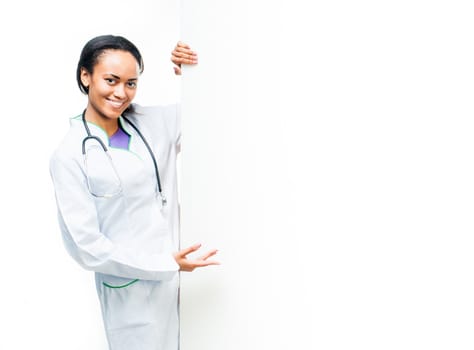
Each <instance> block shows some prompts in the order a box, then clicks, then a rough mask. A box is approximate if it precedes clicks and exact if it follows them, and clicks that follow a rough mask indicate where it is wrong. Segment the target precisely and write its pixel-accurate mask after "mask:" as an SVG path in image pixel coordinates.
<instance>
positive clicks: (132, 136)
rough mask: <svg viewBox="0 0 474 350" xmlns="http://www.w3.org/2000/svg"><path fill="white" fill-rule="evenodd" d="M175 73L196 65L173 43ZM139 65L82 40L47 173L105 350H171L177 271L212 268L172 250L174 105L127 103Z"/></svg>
mask: <svg viewBox="0 0 474 350" xmlns="http://www.w3.org/2000/svg"><path fill="white" fill-rule="evenodd" d="M172 61H173V63H174V64H175V65H176V67H175V73H176V74H178V75H179V74H181V71H180V67H181V64H195V63H197V56H196V54H195V53H194V52H193V51H191V50H190V48H189V47H188V46H187V45H186V44H183V43H178V44H177V45H176V47H175V48H174V50H173V53H172ZM142 72H143V60H142V57H141V54H140V52H139V50H138V49H137V48H136V47H135V45H134V44H132V43H131V42H130V41H128V40H127V39H125V38H123V37H120V36H112V35H105V36H99V37H95V38H93V39H91V40H90V41H89V42H88V43H87V44H86V45H85V46H84V48H83V50H82V53H81V56H80V59H79V63H78V65H77V72H76V78H77V83H78V85H79V89H80V90H81V91H82V92H83V93H85V94H87V96H88V103H87V107H86V108H85V110H84V111H83V113H81V114H79V115H78V116H76V117H74V118H72V119H71V120H70V130H69V131H68V133H67V134H66V136H65V138H64V139H63V140H62V142H61V143H60V145H59V147H58V148H57V149H56V151H55V152H54V153H53V155H52V157H51V161H50V171H51V176H52V180H53V184H54V189H55V194H56V202H57V208H58V219H59V226H60V229H61V232H62V237H63V240H64V243H65V246H66V249H67V251H68V252H69V254H70V255H71V256H72V257H73V258H74V259H75V260H76V261H77V262H78V263H79V264H80V265H81V266H82V267H84V268H85V269H87V270H92V271H94V272H95V279H96V287H97V293H98V296H99V300H100V304H101V309H102V316H103V321H104V326H105V330H106V335H107V340H108V343H109V348H110V349H111V350H152V349H153V350H157V349H160V350H178V348H179V344H178V341H179V339H178V331H179V324H178V321H179V320H178V287H179V274H178V271H193V270H194V269H195V268H198V267H204V266H209V265H215V264H218V262H216V261H213V260H210V259H209V258H210V257H212V256H213V255H215V254H216V252H217V251H216V250H212V251H209V252H206V253H204V254H202V256H200V257H199V258H194V259H191V258H188V257H187V256H188V254H190V253H192V252H196V251H197V250H199V248H200V245H199V244H196V245H193V246H191V247H189V248H186V249H182V250H179V234H178V231H179V213H178V201H177V176H176V156H177V153H178V152H179V148H180V126H179V111H178V109H177V107H176V106H175V105H172V106H160V107H142V106H138V105H136V104H132V101H133V98H134V97H135V94H136V91H137V86H138V81H139V76H140V74H141V73H142Z"/></svg>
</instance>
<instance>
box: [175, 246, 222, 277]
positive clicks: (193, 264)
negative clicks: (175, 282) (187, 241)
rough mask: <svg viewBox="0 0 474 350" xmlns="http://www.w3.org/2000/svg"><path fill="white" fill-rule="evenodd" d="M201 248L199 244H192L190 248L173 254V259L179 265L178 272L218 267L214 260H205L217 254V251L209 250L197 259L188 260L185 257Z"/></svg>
mask: <svg viewBox="0 0 474 350" xmlns="http://www.w3.org/2000/svg"><path fill="white" fill-rule="evenodd" d="M199 248H201V244H194V245H192V246H191V247H188V248H185V249H182V250H180V251H179V252H177V253H174V254H173V256H174V259H175V260H176V262H177V263H178V265H179V270H180V271H187V272H191V271H194V269H196V268H197V267H205V266H209V265H219V264H220V263H219V262H218V261H215V260H207V259H209V258H210V257H211V256H214V255H216V254H217V249H214V250H210V251H208V252H207V253H206V254H204V255H202V256H200V257H199V258H197V259H188V258H187V255H188V254H191V253H193V252H195V251H197V250H199Z"/></svg>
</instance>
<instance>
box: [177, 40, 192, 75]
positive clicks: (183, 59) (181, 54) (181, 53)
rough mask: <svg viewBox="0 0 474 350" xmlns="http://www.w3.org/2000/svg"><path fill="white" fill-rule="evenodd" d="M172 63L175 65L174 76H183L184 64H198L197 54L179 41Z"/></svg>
mask: <svg viewBox="0 0 474 350" xmlns="http://www.w3.org/2000/svg"><path fill="white" fill-rule="evenodd" d="M171 61H172V62H173V63H174V64H175V66H174V67H173V68H174V74H176V75H181V65H182V64H197V62H198V60H197V53H196V52H194V51H193V50H191V48H190V47H189V45H188V44H185V43H183V42H182V41H178V43H177V44H176V46H175V47H174V50H173V51H172V52H171Z"/></svg>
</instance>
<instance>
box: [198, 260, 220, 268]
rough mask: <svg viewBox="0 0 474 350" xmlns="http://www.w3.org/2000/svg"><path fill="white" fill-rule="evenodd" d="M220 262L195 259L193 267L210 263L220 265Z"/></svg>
mask: <svg viewBox="0 0 474 350" xmlns="http://www.w3.org/2000/svg"><path fill="white" fill-rule="evenodd" d="M220 264H221V263H220V262H218V261H216V260H199V261H198V260H196V262H195V263H194V266H195V267H206V266H210V265H220Z"/></svg>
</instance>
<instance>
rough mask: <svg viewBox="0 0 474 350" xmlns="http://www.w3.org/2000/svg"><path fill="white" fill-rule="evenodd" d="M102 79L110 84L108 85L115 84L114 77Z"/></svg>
mask: <svg viewBox="0 0 474 350" xmlns="http://www.w3.org/2000/svg"><path fill="white" fill-rule="evenodd" d="M104 80H105V81H106V82H107V84H110V85H112V84H115V79H113V78H105V79H104Z"/></svg>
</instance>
